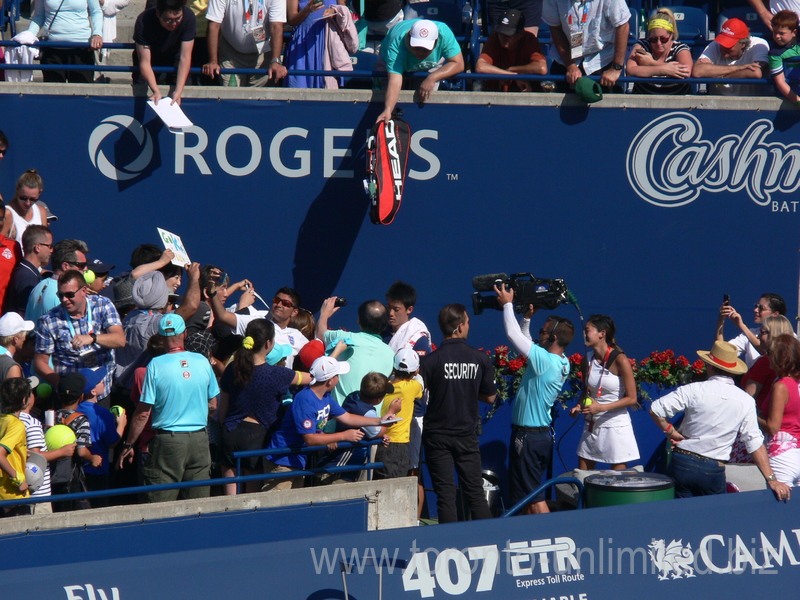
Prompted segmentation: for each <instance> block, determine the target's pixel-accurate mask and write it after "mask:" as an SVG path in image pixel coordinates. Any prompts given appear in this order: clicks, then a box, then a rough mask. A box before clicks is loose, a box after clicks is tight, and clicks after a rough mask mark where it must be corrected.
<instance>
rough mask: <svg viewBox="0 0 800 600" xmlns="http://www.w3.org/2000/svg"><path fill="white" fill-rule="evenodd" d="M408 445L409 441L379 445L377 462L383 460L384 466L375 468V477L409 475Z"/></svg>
mask: <svg viewBox="0 0 800 600" xmlns="http://www.w3.org/2000/svg"><path fill="white" fill-rule="evenodd" d="M408 447H409V443H408V442H406V443H405V444H395V443H392V444H389V445H388V446H378V449H377V450H376V451H375V462H382V463H383V464H384V467H383V468H382V469H376V470H375V479H391V478H393V477H405V476H406V475H408Z"/></svg>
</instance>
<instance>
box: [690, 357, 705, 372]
mask: <svg viewBox="0 0 800 600" xmlns="http://www.w3.org/2000/svg"><path fill="white" fill-rule="evenodd" d="M705 368H706V363H704V362H703V361H702V360H700V359H699V358H698V359H697V360H696V361H694V362H693V363H692V371H694V372H695V373H702V372H703V371H704V370H705Z"/></svg>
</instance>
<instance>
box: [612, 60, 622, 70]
mask: <svg viewBox="0 0 800 600" xmlns="http://www.w3.org/2000/svg"><path fill="white" fill-rule="evenodd" d="M611 67H612V68H613V69H614V70H615V71H622V65H621V64H619V63H618V62H615V63H611Z"/></svg>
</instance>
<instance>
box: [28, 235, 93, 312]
mask: <svg viewBox="0 0 800 600" xmlns="http://www.w3.org/2000/svg"><path fill="white" fill-rule="evenodd" d="M88 252H89V247H88V246H87V245H86V242H83V241H81V240H61V241H60V242H58V243H56V245H55V246H53V254H52V256H51V258H50V261H51V263H52V265H51V266H52V267H53V276H52V277H50V278H48V279H43V280H42V281H40V282H39V283H38V284H37V285H36V287H34V288H33V289H32V290H31V294H30V296H29V297H28V304H27V306H26V308H25V316H26V318H27V319H28V320H29V321H33V322H34V323H36V322H37V321H38V320H39V318H40V317H41V316H42V315H44V314H46V313H48V312H50V311H51V310H52V309H54V308H55V307H56V306H59V305H60V304H61V303H60V302H59V300H58V296H57V295H56V292H57V291H58V278H59V277H60V276H61V275H62V274H63V273H66V272H67V271H70V270H75V271H80V272H81V273H83V272H84V271H85V270H86V254H87V253H88Z"/></svg>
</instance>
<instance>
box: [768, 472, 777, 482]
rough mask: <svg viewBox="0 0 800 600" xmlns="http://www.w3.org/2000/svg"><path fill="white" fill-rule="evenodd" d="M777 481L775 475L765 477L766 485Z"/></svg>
mask: <svg viewBox="0 0 800 600" xmlns="http://www.w3.org/2000/svg"><path fill="white" fill-rule="evenodd" d="M777 479H778V476H777V475H775V473H773V474H772V475H770V476H769V477H767V483H769V482H770V481H776V480H777Z"/></svg>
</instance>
